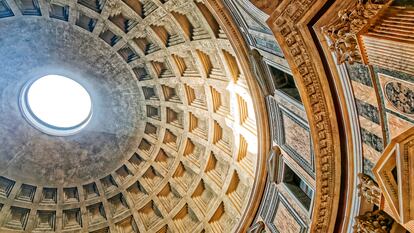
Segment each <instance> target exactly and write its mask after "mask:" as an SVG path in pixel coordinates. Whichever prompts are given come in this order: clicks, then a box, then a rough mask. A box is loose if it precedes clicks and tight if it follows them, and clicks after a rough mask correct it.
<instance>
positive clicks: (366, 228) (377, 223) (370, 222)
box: [354, 210, 394, 233]
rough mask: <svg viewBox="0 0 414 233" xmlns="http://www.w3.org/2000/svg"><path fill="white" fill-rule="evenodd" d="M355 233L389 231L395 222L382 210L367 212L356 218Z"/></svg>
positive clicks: (383, 232)
mask: <svg viewBox="0 0 414 233" xmlns="http://www.w3.org/2000/svg"><path fill="white" fill-rule="evenodd" d="M355 221H356V224H355V226H354V233H387V232H390V230H391V227H392V223H393V222H394V221H393V220H392V219H391V218H390V217H389V216H388V215H387V214H386V213H385V212H383V211H381V210H377V211H373V212H370V211H369V212H366V213H365V214H363V215H360V216H358V217H356V218H355Z"/></svg>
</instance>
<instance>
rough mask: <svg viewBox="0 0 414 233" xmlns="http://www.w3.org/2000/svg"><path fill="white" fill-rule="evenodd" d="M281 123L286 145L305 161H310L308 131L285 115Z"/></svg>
mask: <svg viewBox="0 0 414 233" xmlns="http://www.w3.org/2000/svg"><path fill="white" fill-rule="evenodd" d="M283 125H284V128H285V143H286V145H287V146H290V147H291V148H292V149H293V150H295V151H296V152H297V153H298V154H300V155H301V156H302V157H303V158H304V159H305V160H306V161H307V162H309V163H312V157H311V156H312V155H311V149H310V146H309V142H310V135H309V131H307V130H306V129H305V128H303V126H302V125H300V124H298V123H297V122H296V121H294V120H292V119H291V118H290V117H287V116H284V117H283Z"/></svg>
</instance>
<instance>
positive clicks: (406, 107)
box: [385, 82, 414, 114]
mask: <svg viewBox="0 0 414 233" xmlns="http://www.w3.org/2000/svg"><path fill="white" fill-rule="evenodd" d="M385 94H386V97H387V99H388V101H390V102H391V103H392V105H393V106H394V107H395V108H396V109H398V110H399V111H401V112H403V113H405V114H414V89H412V88H410V87H408V86H406V85H404V84H403V83H401V82H389V83H387V84H385Z"/></svg>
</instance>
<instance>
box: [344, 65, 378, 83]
mask: <svg viewBox="0 0 414 233" xmlns="http://www.w3.org/2000/svg"><path fill="white" fill-rule="evenodd" d="M346 68H347V70H348V73H349V77H350V78H351V80H354V81H356V82H359V83H362V84H364V85H366V86H370V87H372V86H373V85H372V80H371V77H370V75H369V70H368V69H367V68H366V66H364V65H361V64H358V63H354V64H353V65H347V66H346Z"/></svg>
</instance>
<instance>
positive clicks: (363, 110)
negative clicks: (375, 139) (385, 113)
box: [355, 99, 380, 124]
mask: <svg viewBox="0 0 414 233" xmlns="http://www.w3.org/2000/svg"><path fill="white" fill-rule="evenodd" d="M355 103H356V107H357V109H358V114H359V115H360V116H363V117H365V118H367V119H369V120H371V121H372V122H375V123H377V124H379V123H380V115H379V111H378V108H377V107H375V106H373V105H371V104H369V103H366V102H364V101H361V100H358V99H355Z"/></svg>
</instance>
